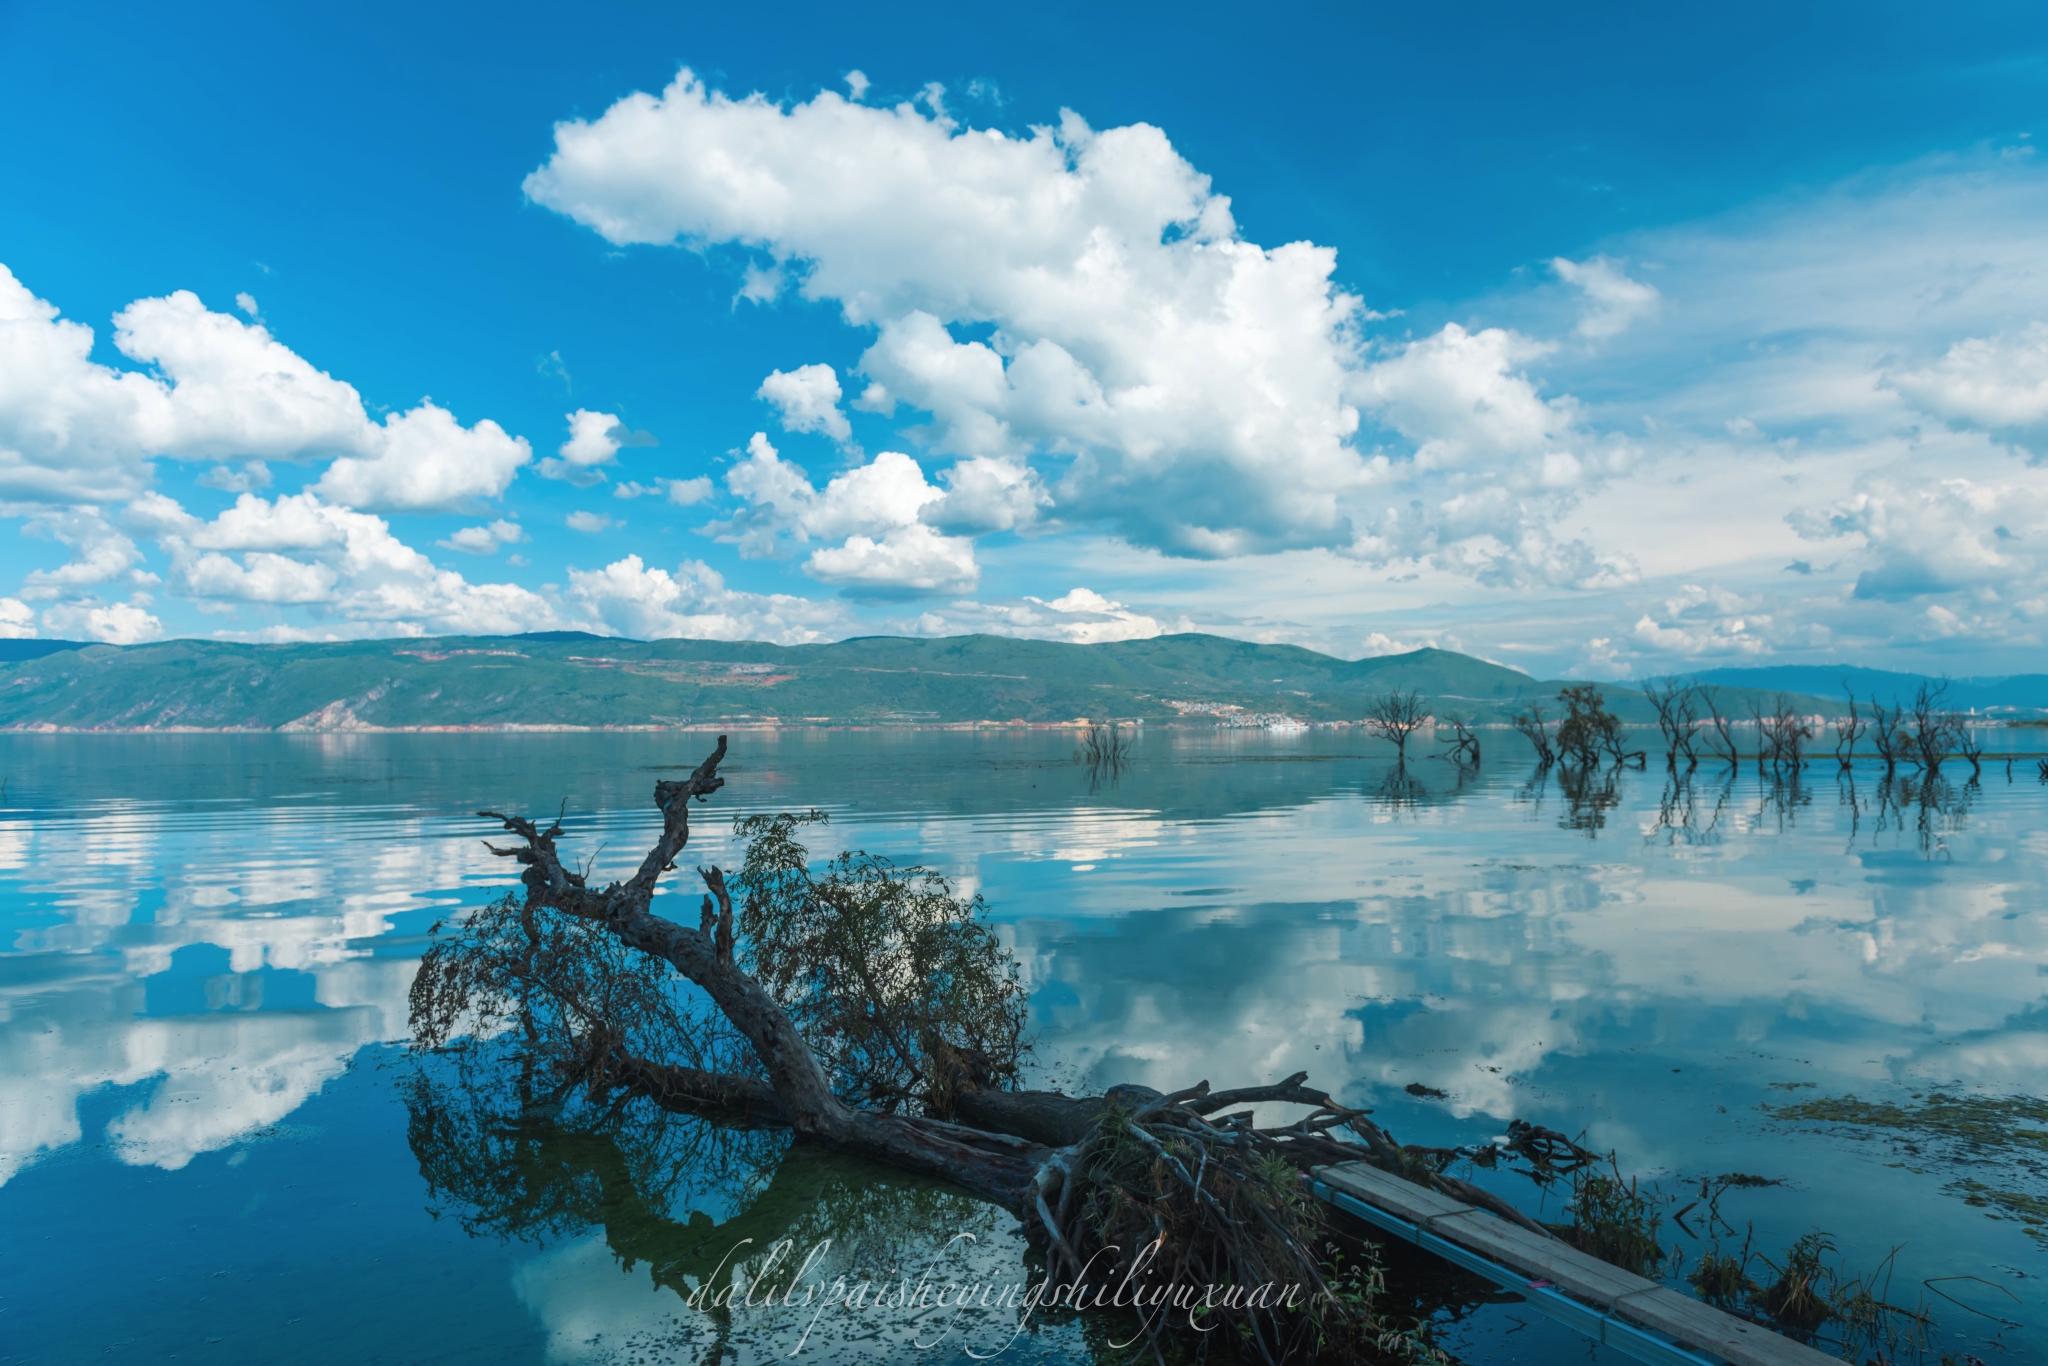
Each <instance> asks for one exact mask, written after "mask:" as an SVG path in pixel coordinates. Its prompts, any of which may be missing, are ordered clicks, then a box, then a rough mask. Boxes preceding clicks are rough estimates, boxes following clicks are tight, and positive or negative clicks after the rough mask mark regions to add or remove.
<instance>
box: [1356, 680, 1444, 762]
mask: <svg viewBox="0 0 2048 1366" xmlns="http://www.w3.org/2000/svg"><path fill="white" fill-rule="evenodd" d="M1428 721H1429V709H1428V708H1427V707H1425V706H1424V705H1423V704H1422V693H1421V692H1420V691H1419V690H1418V689H1415V688H1410V689H1409V690H1408V691H1407V692H1406V693H1403V692H1402V691H1401V690H1400V689H1399V688H1396V689H1395V690H1394V691H1392V692H1390V693H1387V694H1386V695H1384V696H1382V697H1375V698H1374V699H1373V700H1372V701H1370V702H1368V703H1366V704H1365V723H1364V724H1365V729H1366V733H1367V734H1369V735H1377V736H1379V737H1380V738H1381V739H1382V740H1392V741H1393V742H1394V749H1395V751H1396V754H1397V756H1398V757H1397V758H1396V759H1395V761H1394V762H1396V763H1401V764H1405V763H1407V762H1408V737H1409V736H1410V735H1413V734H1414V733H1415V732H1416V731H1418V730H1421V729H1422V727H1423V726H1424V725H1425V724H1426V723H1427V722H1428Z"/></svg>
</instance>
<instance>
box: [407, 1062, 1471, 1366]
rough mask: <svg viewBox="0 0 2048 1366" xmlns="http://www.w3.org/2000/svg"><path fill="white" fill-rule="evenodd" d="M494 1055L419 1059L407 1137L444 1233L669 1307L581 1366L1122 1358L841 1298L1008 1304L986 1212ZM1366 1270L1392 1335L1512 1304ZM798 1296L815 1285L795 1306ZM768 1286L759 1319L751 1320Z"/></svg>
mask: <svg viewBox="0 0 2048 1366" xmlns="http://www.w3.org/2000/svg"><path fill="white" fill-rule="evenodd" d="M514 1059H515V1055H513V1054H511V1053H510V1052H499V1053H494V1052H492V1050H491V1049H490V1048H489V1047H488V1046H486V1047H484V1048H479V1049H476V1050H473V1051H471V1052H470V1053H469V1055H468V1056H461V1057H454V1058H450V1057H447V1056H441V1057H433V1058H428V1059H425V1060H424V1061H423V1062H422V1063H421V1065H420V1066H419V1067H418V1069H417V1070H416V1071H415V1072H414V1073H413V1074H412V1076H411V1077H410V1078H409V1079H408V1080H407V1082H406V1084H405V1087H404V1095H405V1101H406V1109H407V1134H406V1136H407V1141H408V1143H409V1144H410V1146H411V1148H412V1151H413V1155H414V1157H415V1158H416V1160H417V1161H418V1162H419V1166H420V1174H421V1176H422V1177H423V1178H424V1179H425V1181H426V1183H427V1188H428V1193H429V1198H430V1200H431V1201H432V1209H433V1212H434V1214H435V1215H436V1217H440V1216H442V1215H448V1216H451V1217H453V1218H455V1219H456V1220H457V1221H458V1222H459V1223H460V1225H461V1227H462V1228H463V1230H464V1231H465V1232H467V1233H469V1234H470V1235H472V1236H475V1237H493V1238H499V1239H504V1240H507V1241H517V1242H526V1243H531V1244H534V1245H536V1246H538V1247H542V1248H547V1247H550V1246H554V1245H562V1244H569V1243H572V1242H574V1241H575V1240H578V1239H582V1238H585V1237H587V1236H588V1235H590V1234H592V1233H596V1234H598V1235H599V1236H601V1237H602V1239H603V1243H604V1247H605V1249H606V1251H608V1252H609V1253H610V1255H611V1258H612V1261H613V1264H614V1265H615V1266H616V1268H617V1271H618V1274H619V1276H620V1277H621V1279H622V1280H625V1281H628V1282H633V1281H635V1280H636V1279H637V1278H638V1277H639V1276H641V1275H645V1276H646V1277H647V1278H648V1279H649V1280H651V1282H652V1285H653V1287H654V1288H656V1289H659V1290H666V1291H668V1292H670V1293H671V1294H673V1295H674V1296H675V1298H674V1299H673V1300H666V1301H663V1302H662V1304H661V1305H660V1307H659V1309H657V1310H656V1311H655V1312H654V1313H651V1314H645V1315H642V1316H641V1317H640V1318H639V1319H638V1320H637V1321H635V1322H633V1323H625V1324H611V1325H608V1330H607V1332H606V1333H605V1334H604V1340H603V1341H601V1342H584V1343H581V1350H582V1354H583V1355H584V1356H585V1358H586V1359H589V1360H593V1361H610V1360H620V1361H625V1360H632V1361H639V1362H652V1361H675V1362H692V1363H703V1364H704V1366H712V1364H714V1363H726V1362H731V1361H734V1360H739V1359H746V1358H752V1357H760V1358H763V1359H766V1358H769V1357H774V1358H778V1359H782V1358H788V1357H789V1356H790V1355H791V1349H792V1348H793V1347H797V1346H798V1344H800V1343H801V1352H800V1354H799V1355H798V1359H800V1360H810V1361H827V1362H830V1361H835V1360H844V1361H868V1360H876V1359H884V1358H889V1357H891V1356H892V1355H896V1356H901V1357H903V1358H905V1359H913V1358H914V1359H918V1360H928V1361H933V1362H948V1361H955V1360H958V1361H965V1360H968V1359H969V1353H970V1352H972V1353H975V1354H978V1355H981V1356H984V1357H986V1356H988V1355H989V1354H992V1353H995V1352H997V1351H999V1350H1000V1349H1002V1348H1003V1347H1004V1345H1005V1344H1006V1343H1011V1342H1012V1340H1013V1338H1014V1339H1015V1342H1014V1349H1015V1350H1016V1351H1018V1352H1024V1351H1028V1352H1029V1355H1028V1356H1019V1357H1017V1358H1015V1359H1018V1360H1029V1361H1033V1362H1041V1361H1048V1360H1050V1361H1071V1362H1087V1363H1095V1362H1100V1363H1105V1364H1106V1363H1109V1362H1117V1363H1125V1362H1128V1361H1129V1360H1130V1359H1131V1343H1130V1342H1129V1338H1130V1336H1131V1332H1132V1325H1131V1320H1130V1319H1129V1318H1127V1317H1125V1316H1122V1315H1116V1314H1111V1313H1106V1312H1101V1311H1097V1312H1094V1313H1086V1314H1077V1313H1075V1312H1073V1311H1071V1310H1067V1309H1064V1308H1062V1309H1058V1310H1054V1309H1042V1310H1039V1311H1037V1312H1036V1313H1034V1314H1031V1315H1029V1316H1028V1322H1027V1323H1026V1324H1025V1325H1024V1326H1023V1328H1022V1330H1021V1334H1020V1329H1019V1323H1018V1320H1019V1319H1020V1318H1021V1317H1026V1316H1024V1315H1021V1314H1020V1313H1019V1312H1018V1311H1017V1310H1015V1309H1013V1308H989V1309H980V1308H970V1309H968V1310H966V1311H964V1312H962V1313H960V1314H959V1315H958V1316H957V1317H955V1316H954V1309H953V1307H952V1305H951V1304H948V1305H947V1307H946V1308H944V1309H934V1310H927V1311H926V1312H924V1313H923V1314H922V1315H920V1314H919V1313H918V1312H917V1311H915V1310H914V1309H912V1310H899V1309H895V1308H890V1309H888V1310H886V1311H884V1312H881V1313H877V1312H876V1311H875V1310H874V1309H873V1308H872V1307H870V1308H868V1309H867V1310H866V1311H865V1312H855V1311H853V1310H850V1309H848V1308H846V1307H845V1306H844V1304H843V1303H841V1302H840V1300H839V1298H838V1297H843V1296H845V1295H846V1294H847V1293H848V1289H849V1288H850V1287H856V1286H858V1284H859V1283H860V1282H861V1281H864V1280H865V1281H869V1282H871V1283H874V1284H876V1285H877V1286H878V1287H883V1286H886V1287H887V1289H888V1290H889V1291H890V1292H892V1293H893V1292H894V1290H895V1289H896V1287H897V1286H898V1285H899V1284H901V1283H902V1282H903V1281H904V1280H905V1279H906V1278H907V1280H908V1283H909V1285H910V1286H911V1287H915V1286H916V1285H918V1284H919V1283H920V1281H921V1280H928V1281H929V1283H930V1284H931V1285H932V1286H933V1287H934V1289H936V1288H938V1287H940V1286H943V1285H946V1284H948V1283H955V1284H985V1285H989V1286H992V1287H994V1288H995V1290H994V1291H993V1292H992V1296H991V1297H992V1298H993V1296H994V1295H995V1294H999V1293H1000V1290H1001V1289H1002V1288H1004V1287H1010V1286H1014V1287H1016V1292H1017V1294H1019V1295H1021V1294H1023V1293H1025V1292H1026V1291H1027V1290H1028V1289H1029V1287H1031V1286H1034V1285H1036V1284H1038V1283H1039V1282H1040V1281H1041V1280H1043V1278H1044V1277H1045V1274H1046V1272H1045V1265H1044V1262H1043V1259H1042V1258H1041V1257H1040V1255H1039V1254H1038V1253H1037V1252H1036V1251H1034V1250H1032V1249H1029V1248H1028V1247H1027V1246H1026V1244H1025V1241H1024V1239H1023V1237H1022V1232H1021V1229H1020V1228H1019V1227H1018V1225H1017V1221H1016V1220H1015V1218H1014V1217H1012V1216H1011V1215H1010V1214H1009V1213H1008V1212H1007V1211H1004V1210H1002V1209H1000V1208H998V1207H997V1206H995V1205H992V1204H989V1203H987V1202H985V1201H983V1200H981V1199H979V1198H977V1197H975V1196H973V1195H969V1194H967V1193H966V1192H964V1191H960V1190H958V1189H956V1188H954V1187H951V1186H948V1185H945V1184H943V1183H940V1182H936V1181H931V1180H926V1179H923V1178H920V1177H916V1176H912V1175H909V1174H907V1173H905V1172H903V1171H901V1170H898V1169H896V1168H893V1167H885V1166H881V1165H878V1164H874V1163H871V1162H866V1161H863V1160H861V1159H858V1158H850V1157H845V1156H842V1155H840V1154H837V1153H833V1152H831V1151H829V1150H827V1149H825V1148H823V1147H821V1146H819V1145H817V1144H813V1143H807V1142H803V1141H799V1140H797V1139H795V1138H794V1137H793V1136H792V1135H791V1134H790V1132H789V1131H788V1130H786V1129H781V1128H774V1127H759V1128H755V1127H744V1126H738V1125H734V1124H730V1123H726V1122H723V1121H721V1120H714V1119H711V1118H707V1117H703V1116H698V1115H693V1114H685V1113H674V1112H670V1111H666V1110H662V1109H660V1108H658V1107H656V1106H654V1105H653V1104H651V1103H650V1102H647V1101H645V1100H631V1101H621V1102H620V1103H617V1104H592V1103H583V1102H575V1103H571V1104H569V1105H566V1106H561V1107H557V1106H554V1105H550V1104H547V1103H540V1104H535V1103H533V1102H531V1101H530V1100H528V1101H522V1098H521V1097H522V1089H523V1088H522V1087H521V1086H520V1084H519V1075H518V1064H517V1062H516V1061H515V1060H514ZM707 1209H711V1210H717V1211H720V1213H719V1214H718V1215H717V1216H716V1217H714V1215H713V1214H710V1213H707V1212H706V1210H707ZM1357 1231H1362V1229H1361V1230H1357ZM962 1235H967V1236H966V1237H965V1238H963V1237H962ZM821 1246H822V1251H820V1252H818V1253H816V1254H814V1253H813V1249H818V1248H820V1247H821ZM778 1248H781V1249H784V1250H783V1251H781V1252H779V1253H778V1251H777V1249H778ZM1386 1258H1387V1271H1388V1277H1387V1287H1386V1289H1387V1299H1386V1302H1387V1304H1388V1306H1389V1308H1392V1309H1394V1310H1395V1311H1396V1313H1397V1314H1398V1315H1399V1316H1400V1317H1401V1318H1402V1319H1403V1320H1404V1321H1415V1320H1432V1319H1433V1320H1435V1321H1436V1322H1437V1323H1439V1324H1450V1323H1456V1322H1459V1321H1462V1320H1464V1319H1465V1318H1467V1317H1468V1316H1470V1315H1471V1314H1472V1313H1473V1312H1474V1311H1476V1310H1477V1309H1479V1308H1480V1307H1481V1306H1482V1305H1485V1304H1490V1303H1502V1302H1506V1300H1507V1299H1509V1298H1511V1297H1504V1296H1503V1295H1502V1294H1501V1293H1500V1292H1498V1291H1496V1290H1495V1289H1494V1287H1493V1286H1491V1285H1490V1284H1488V1283H1486V1282H1484V1281H1481V1280H1479V1279H1478V1278H1476V1277H1473V1276H1471V1275H1469V1274H1468V1273H1466V1272H1463V1271H1461V1270H1459V1269H1458V1268H1456V1267H1453V1266H1450V1265H1449V1264H1447V1263H1443V1262H1440V1261H1436V1260H1435V1259H1432V1258H1426V1257H1423V1256H1420V1255H1419V1254H1415V1253H1413V1252H1412V1251H1409V1252H1407V1253H1405V1254H1404V1252H1403V1251H1402V1249H1400V1248H1399V1247H1398V1246H1395V1247H1389V1248H1387V1249H1386ZM807 1259H809V1260H808V1262H807ZM542 1260H545V1259H544V1258H543V1259H542ZM841 1278H844V1279H843V1280H842V1279H841ZM638 1283H639V1284H641V1285H643V1286H644V1285H645V1284H646V1282H638ZM835 1283H837V1284H838V1289H836V1290H835V1289H834V1286H835ZM728 1286H729V1287H733V1289H732V1290H731V1292H730V1293H729V1294H727V1295H725V1296H719V1294H718V1291H719V1290H720V1288H721V1287H728ZM806 1287H815V1289H814V1290H812V1292H811V1298H810V1299H809V1301H808V1303H807V1302H806ZM750 1288H751V1289H753V1290H754V1291H755V1296H756V1300H755V1304H754V1305H753V1306H749V1305H748V1304H747V1303H746V1296H747V1292H748V1290H749V1289H750ZM770 1291H773V1292H776V1304H775V1305H774V1306H770V1307H765V1308H764V1307H763V1306H762V1302H763V1301H765V1300H766V1299H768V1298H769V1294H768V1292H770ZM821 1311H822V1312H821ZM542 1312H543V1315H545V1310H543V1311H542ZM807 1331H808V1333H809V1336H808V1337H806V1332H807ZM935 1339H942V1341H939V1342H937V1343H936V1344H934V1340H935ZM579 1341H580V1340H579ZM926 1344H934V1345H932V1346H931V1347H929V1348H927V1347H926ZM1229 1356H1230V1354H1229V1353H1228V1352H1227V1351H1221V1352H1218V1353H1212V1357H1213V1358H1214V1359H1216V1360H1219V1361H1221V1360H1226V1359H1229ZM1003 1359H1011V1358H1010V1357H1009V1356H1008V1355H1007V1354H1006V1355H1005V1357H1004V1358H1003Z"/></svg>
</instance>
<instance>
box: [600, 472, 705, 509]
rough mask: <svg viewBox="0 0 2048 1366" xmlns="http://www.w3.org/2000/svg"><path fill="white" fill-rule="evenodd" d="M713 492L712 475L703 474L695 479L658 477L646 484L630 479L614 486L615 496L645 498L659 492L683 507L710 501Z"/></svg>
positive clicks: (613, 493) (613, 494) (613, 492)
mask: <svg viewBox="0 0 2048 1366" xmlns="http://www.w3.org/2000/svg"><path fill="white" fill-rule="evenodd" d="M712 493H713V489H712V487H711V480H710V477H709V476H707V475H701V474H700V475H698V476H697V477H696V478H695V479H656V480H653V481H652V482H650V483H645V484H642V483H639V482H637V481H635V480H631V479H628V480H626V481H625V482H624V483H621V484H617V485H615V486H613V488H612V497H614V498H645V497H647V496H648V495H650V494H659V495H661V496H662V497H663V498H666V499H667V500H668V501H669V502H671V503H674V504H675V505H676V506H677V507H681V508H687V507H695V506H697V504H699V503H708V502H710V501H711V496H712Z"/></svg>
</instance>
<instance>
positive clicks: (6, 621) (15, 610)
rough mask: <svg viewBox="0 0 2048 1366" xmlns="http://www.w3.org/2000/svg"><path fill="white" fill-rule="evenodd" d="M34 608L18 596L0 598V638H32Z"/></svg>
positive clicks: (34, 621) (33, 633)
mask: <svg viewBox="0 0 2048 1366" xmlns="http://www.w3.org/2000/svg"><path fill="white" fill-rule="evenodd" d="M35 634H36V609H35V608H33V607H31V606H29V605H28V604H27V603H25V602H23V601H22V600H21V599H20V598H0V640H33V639H34V638H35Z"/></svg>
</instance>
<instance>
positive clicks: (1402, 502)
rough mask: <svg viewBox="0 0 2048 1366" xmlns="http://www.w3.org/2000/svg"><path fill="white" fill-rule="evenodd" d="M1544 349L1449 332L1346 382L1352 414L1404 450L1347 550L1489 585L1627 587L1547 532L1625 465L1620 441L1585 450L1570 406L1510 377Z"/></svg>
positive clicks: (1618, 566)
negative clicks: (1425, 565)
mask: <svg viewBox="0 0 2048 1366" xmlns="http://www.w3.org/2000/svg"><path fill="white" fill-rule="evenodd" d="M1552 349H1553V348H1552V347H1551V346H1550V345H1549V344H1547V343H1542V342H1537V341H1534V340H1532V339H1531V338H1528V337H1525V336H1522V335H1521V334H1519V333H1516V332H1511V331H1507V330H1505V329H1502V328H1485V329H1483V330H1481V331H1478V332H1468V331H1466V330H1465V329H1464V328H1463V327H1460V326H1459V325H1458V324H1456V323H1450V324H1447V325H1446V326H1445V327H1444V328H1443V329H1442V330H1441V331H1439V332H1437V333H1435V334H1434V335H1431V336H1428V337H1424V338H1421V339H1420V340H1417V341H1413V342H1409V343H1407V344H1405V345H1403V346H1401V347H1398V348H1395V349H1394V350H1392V352H1391V354H1390V355H1389V356H1388V357H1387V358H1386V359H1384V360H1381V361H1379V362H1378V363H1376V364H1374V365H1373V366H1372V367H1371V368H1370V369H1368V370H1367V371H1365V372H1364V373H1363V374H1362V375H1360V376H1359V377H1358V380H1357V383H1356V387H1355V392H1356V393H1357V394H1358V395H1359V398H1360V401H1361V403H1362V404H1363V405H1364V406H1365V407H1366V408H1367V409H1369V410H1370V411H1371V412H1373V414H1374V415H1375V417H1376V418H1377V419H1378V421H1379V422H1380V423H1381V424H1382V425H1384V426H1386V427H1388V428H1391V429H1392V430H1393V431H1396V432H1398V433H1400V434H1401V435H1402V436H1404V437H1406V438H1408V439H1409V440H1411V441H1413V442H1414V443H1415V452H1414V455H1413V456H1412V458H1410V459H1409V460H1407V461H1405V462H1402V463H1404V464H1405V465H1406V469H1401V468H1399V467H1398V466H1396V464H1395V463H1394V462H1391V461H1385V460H1383V461H1382V462H1381V465H1380V469H1379V473H1380V474H1381V475H1382V477H1383V478H1385V479H1387V480H1388V481H1389V482H1388V484H1387V487H1386V488H1385V490H1384V493H1385V497H1386V499H1387V501H1386V502H1385V504H1384V505H1383V507H1382V509H1381V510H1380V511H1379V512H1378V514H1377V515H1375V516H1373V517H1371V518H1369V519H1367V524H1366V527H1365V529H1364V530H1363V531H1362V532H1361V534H1360V536H1359V538H1358V540H1357V541H1356V542H1355V543H1354V544H1353V545H1352V546H1351V547H1350V553H1352V554H1355V555H1357V556H1359V557H1360V558H1362V559H1365V560H1367V561H1369V562H1373V563H1390V562H1395V561H1400V560H1421V559H1433V560H1434V561H1435V562H1436V563H1438V564H1439V565H1441V566H1443V567H1444V568H1447V569H1451V570H1453V571H1456V572H1462V573H1466V574H1470V575H1471V576H1473V577H1474V578H1477V579H1478V580H1480V581H1481V582H1482V583H1488V584H1496V585H1501V586H1521V585H1525V584H1531V583H1546V584H1554V585H1559V586H1568V587H1577V588H1600V587H1610V586H1615V585H1619V584H1625V583H1630V582H1633V581H1634V579H1635V578H1636V573H1637V571H1636V569H1635V566H1634V565H1633V564H1632V563H1631V562H1630V561H1629V560H1628V559H1627V558H1626V557H1623V556H1617V555H1611V554H1604V553H1602V552H1600V551H1599V550H1597V549H1596V548H1595V547H1593V546H1592V545H1590V544H1588V543H1587V542H1585V541H1582V540H1572V541H1560V540H1559V539H1558V538H1557V537H1556V536H1555V535H1554V534H1553V533H1552V531H1551V527H1552V526H1553V524H1554V523H1555V522H1556V520H1557V518H1558V516H1559V515H1560V514H1561V513H1562V512H1563V511H1565V510H1566V509H1568V508H1569V507H1570V506H1571V505H1572V503H1573V502H1574V500H1575V499H1576V498H1577V497H1578V495H1579V494H1580V493H1581V492H1582V491H1583V490H1584V489H1586V488H1588V487H1591V486H1593V485H1595V484H1597V483H1598V482H1599V481H1600V480H1601V479H1603V478H1605V477H1607V476H1608V475H1610V474H1613V473H1616V472H1619V471H1621V470H1622V469H1624V468H1626V465H1627V462H1628V459H1629V456H1630V451H1629V448H1628V447H1627V446H1625V445H1623V444H1621V443H1617V442H1612V441H1610V442H1606V443H1601V444H1598V445H1596V444H1595V443H1594V442H1593V441H1592V440H1591V438H1590V437H1589V436H1588V435H1587V433H1586V432H1585V431H1584V430H1582V428H1581V426H1580V422H1579V406H1578V404H1577V403H1576V402H1575V401H1574V400H1572V399H1569V398H1557V399H1545V398H1544V397H1543V396H1542V394H1541V393H1540V392H1539V391H1538V390H1537V387H1536V385H1535V383H1534V382H1533V381H1531V380H1530V379H1529V377H1528V376H1527V375H1526V374H1524V373H1521V372H1519V371H1518V370H1517V369H1516V367H1517V366H1521V365H1525V364H1527V363H1528V362H1530V361H1534V360H1537V359H1540V358H1542V357H1543V356H1546V355H1548V354H1549V353H1550V352H1551V350H1552Z"/></svg>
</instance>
